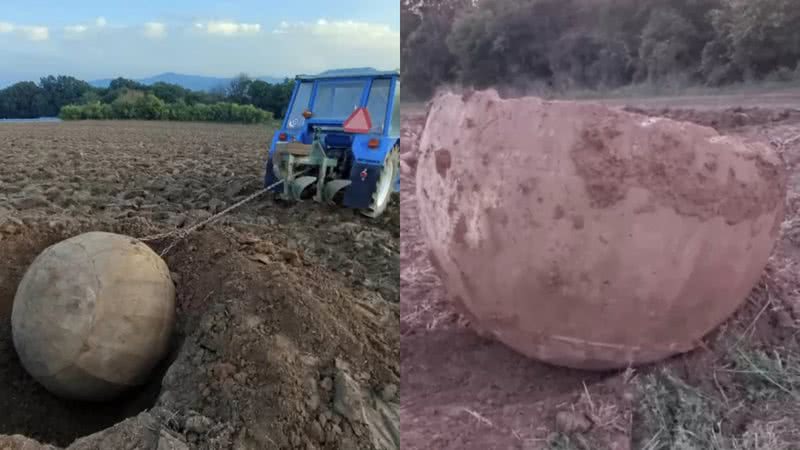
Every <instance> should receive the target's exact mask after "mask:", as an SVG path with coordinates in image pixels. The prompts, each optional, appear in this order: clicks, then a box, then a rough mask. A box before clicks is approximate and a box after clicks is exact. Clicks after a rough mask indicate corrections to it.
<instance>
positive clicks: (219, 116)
mask: <svg viewBox="0 0 800 450" xmlns="http://www.w3.org/2000/svg"><path fill="white" fill-rule="evenodd" d="M292 87H293V82H292V81H290V80H288V79H286V80H284V81H283V82H282V83H275V84H271V83H267V82H264V81H261V80H253V79H250V78H249V77H248V76H247V75H244V74H243V75H239V76H238V77H236V78H235V79H234V80H233V81H231V83H230V84H229V85H228V86H222V87H220V88H219V89H217V90H214V91H213V92H200V91H192V90H189V89H186V88H184V87H182V86H179V85H175V84H169V83H155V84H153V85H144V84H141V83H138V82H136V81H133V80H128V79H125V78H117V79H115V80H113V81H111V83H110V85H109V86H108V87H107V88H97V87H93V86H91V85H90V84H89V83H87V82H85V81H81V80H78V79H76V78H74V77H70V76H48V77H44V78H42V79H41V80H40V81H39V83H34V82H32V81H26V82H20V83H16V84H14V85H12V86H9V87H7V88H5V89H2V90H0V119H29V118H37V117H55V116H59V117H61V118H62V119H64V120H81V119H140V120H177V121H212V122H239V123H262V122H267V121H270V120H272V119H273V118H276V117H283V115H284V114H285V113H286V108H287V107H288V105H289V100H290V98H291V93H292Z"/></svg>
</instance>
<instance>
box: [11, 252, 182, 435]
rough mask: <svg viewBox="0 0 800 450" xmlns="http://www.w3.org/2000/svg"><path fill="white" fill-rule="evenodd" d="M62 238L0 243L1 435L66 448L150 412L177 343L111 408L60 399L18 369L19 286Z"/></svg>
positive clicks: (19, 366)
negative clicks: (14, 320)
mask: <svg viewBox="0 0 800 450" xmlns="http://www.w3.org/2000/svg"><path fill="white" fill-rule="evenodd" d="M60 240H61V237H43V238H42V239H34V240H33V241H31V240H30V236H28V240H27V241H26V242H22V240H21V239H20V240H19V241H17V242H14V240H13V238H12V240H11V241H9V240H0V255H2V258H0V434H7V435H10V434H21V435H24V436H27V437H30V438H33V439H36V440H38V441H39V442H42V443H46V444H52V445H57V446H62V447H66V446H68V445H69V444H71V443H72V442H73V441H75V440H76V439H78V438H80V437H83V436H86V435H89V434H92V433H96V432H98V431H101V430H104V429H106V428H108V427H111V426H113V425H115V424H117V423H119V422H121V421H123V420H125V419H126V418H128V417H133V416H136V415H137V414H139V413H140V412H142V411H144V410H146V409H149V408H151V407H152V406H153V405H154V404H155V402H156V400H157V398H158V395H159V393H160V390H161V379H162V378H163V377H164V374H165V373H166V371H167V369H168V368H169V366H170V364H171V363H172V362H173V361H174V359H175V357H176V356H177V354H178V349H179V346H180V339H179V337H177V336H176V337H175V338H173V340H172V346H171V349H170V353H169V356H168V357H167V358H165V360H164V361H162V363H161V364H160V365H159V366H158V367H157V368H156V369H155V370H154V371H153V374H152V375H151V377H150V378H149V381H148V382H147V383H146V384H145V385H143V386H140V387H138V388H134V389H132V390H131V391H129V392H127V393H125V394H124V395H122V396H121V397H118V398H116V399H114V400H112V401H110V402H105V403H87V402H78V401H70V400H64V399H61V398H58V397H56V396H54V395H53V394H51V393H50V392H48V391H47V390H45V389H44V388H43V387H42V386H41V385H39V384H38V383H37V382H36V380H34V379H33V378H32V377H31V376H30V375H29V374H28V373H27V372H26V371H25V369H24V368H23V367H22V364H21V363H20V361H19V358H18V357H17V353H16V350H15V349H14V344H13V341H12V337H11V310H12V305H13V301H14V294H15V292H16V288H17V285H18V283H19V281H20V280H21V278H22V276H23V275H24V272H25V270H26V269H27V267H28V265H29V264H30V263H31V262H32V261H33V259H34V258H35V257H36V255H38V254H39V252H41V251H42V250H44V248H46V247H47V246H48V245H51V244H53V243H55V242H58V241H60Z"/></svg>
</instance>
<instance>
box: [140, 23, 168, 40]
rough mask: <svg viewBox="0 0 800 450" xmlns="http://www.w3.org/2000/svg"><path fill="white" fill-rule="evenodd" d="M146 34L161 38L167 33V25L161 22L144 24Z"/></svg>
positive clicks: (150, 36) (152, 37) (149, 36)
mask: <svg viewBox="0 0 800 450" xmlns="http://www.w3.org/2000/svg"><path fill="white" fill-rule="evenodd" d="M144 35H145V36H146V37H148V38H150V39H161V38H163V37H165V36H166V35H167V26H166V25H164V24H163V23H160V22H147V23H146V24H144Z"/></svg>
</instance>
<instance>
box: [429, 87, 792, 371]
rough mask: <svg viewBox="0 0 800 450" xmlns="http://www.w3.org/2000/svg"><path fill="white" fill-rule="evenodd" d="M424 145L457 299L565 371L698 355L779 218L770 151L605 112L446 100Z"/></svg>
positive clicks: (433, 214) (781, 190) (437, 230)
mask: <svg viewBox="0 0 800 450" xmlns="http://www.w3.org/2000/svg"><path fill="white" fill-rule="evenodd" d="M564 117H569V118H570V120H569V121H568V122H567V121H564ZM420 147H421V149H422V155H421V157H420V159H419V166H418V169H417V198H419V199H420V204H419V206H420V210H419V215H420V222H421V225H422V230H423V232H424V233H425V234H426V236H427V237H428V239H427V242H428V246H429V248H430V249H431V254H432V257H433V262H434V265H435V266H438V271H439V273H440V275H441V276H442V277H443V278H444V279H445V283H446V286H447V288H448V291H449V293H450V294H451V295H452V296H453V299H454V301H455V303H456V304H458V305H460V306H461V307H462V308H464V313H465V315H468V316H471V317H472V318H473V320H474V321H475V322H477V324H479V325H480V326H481V327H482V328H485V329H486V331H487V332H489V333H490V334H492V335H493V336H495V337H497V338H498V339H499V340H501V341H503V342H505V343H507V344H508V345H510V346H512V347H513V348H515V349H517V350H519V351H520V352H523V353H525V354H528V355H530V356H532V357H535V358H538V359H540V360H543V361H547V362H551V363H555V364H559V365H566V366H570V367H578V368H594V369H610V368H619V367H626V366H628V365H630V364H641V363H645V362H651V361H655V360H659V359H661V358H665V357H667V356H670V355H673V354H675V353H680V352H685V351H688V350H690V349H692V348H694V347H695V345H696V343H697V341H698V340H699V339H701V338H702V337H703V336H704V335H705V334H706V333H708V332H709V331H711V330H712V329H713V328H715V327H716V326H717V325H719V324H720V323H721V322H722V321H723V320H725V319H726V318H728V317H729V316H730V315H731V314H732V313H733V312H734V311H735V310H736V309H737V308H738V307H739V306H740V305H741V303H742V301H743V300H744V298H745V296H746V295H747V293H748V292H749V291H750V289H752V287H753V285H754V284H755V282H756V281H757V280H758V277H759V275H760V273H761V271H762V270H763V268H764V265H765V264H766V261H767V258H768V256H769V254H770V252H771V250H772V247H773V245H774V242H775V240H776V238H777V235H778V231H779V225H780V223H781V221H782V219H783V200H784V196H785V186H786V180H785V174H784V171H783V167H782V163H781V161H780V159H779V158H778V156H777V155H776V154H775V152H774V151H773V150H772V149H770V148H769V147H768V146H764V145H763V144H752V145H745V144H744V143H742V142H740V141H739V140H737V139H733V138H729V137H723V136H720V135H719V134H718V133H716V132H715V131H714V130H712V129H710V128H703V127H698V126H695V125H691V124H687V123H681V122H674V121H671V120H666V119H654V118H647V117H645V116H641V115H634V114H629V113H625V112H621V111H613V110H609V109H607V108H604V107H602V106H598V105H590V104H579V103H571V102H543V101H541V100H538V99H534V98H527V99H515V100H501V99H500V98H499V97H498V96H497V95H496V93H494V92H482V93H475V94H473V95H472V96H471V97H470V98H468V99H465V98H464V97H462V96H456V95H445V96H442V97H439V98H438V99H437V100H435V101H434V103H433V105H432V107H431V110H430V113H429V115H428V120H427V123H426V127H425V130H424V132H423V134H422V137H421V140H420ZM498 149H502V153H498ZM478 180H483V181H482V182H478ZM487 261H491V265H490V267H487V266H486V262H487ZM645 262H646V264H645ZM729 275H732V276H733V277H732V278H728V276H729ZM713 280H719V281H717V282H715V281H713ZM598 319H601V320H600V321H598ZM611 321H622V322H624V323H627V324H628V325H627V326H626V327H625V328H624V329H619V328H617V327H607V326H605V324H606V323H610V322H611ZM601 324H602V325H601Z"/></svg>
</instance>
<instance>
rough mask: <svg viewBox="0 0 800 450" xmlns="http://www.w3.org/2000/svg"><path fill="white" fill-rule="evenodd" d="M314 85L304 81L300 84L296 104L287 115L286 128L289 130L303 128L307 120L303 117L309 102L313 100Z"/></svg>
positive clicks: (295, 99)
mask: <svg viewBox="0 0 800 450" xmlns="http://www.w3.org/2000/svg"><path fill="white" fill-rule="evenodd" d="M313 86H314V85H313V83H311V82H309V81H304V82H302V83H300V87H299V88H298V89H297V95H295V98H294V104H293V105H292V110H291V111H289V114H288V115H287V119H288V120H287V121H286V127H287V128H289V129H296V128H300V127H302V126H303V123H305V118H304V117H303V111H305V110H306V109H307V108H308V102H309V101H310V100H311V88H312V87H313Z"/></svg>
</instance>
